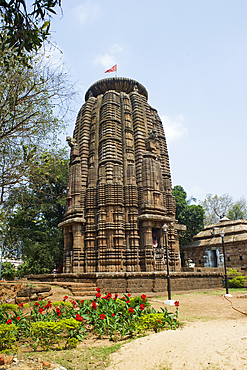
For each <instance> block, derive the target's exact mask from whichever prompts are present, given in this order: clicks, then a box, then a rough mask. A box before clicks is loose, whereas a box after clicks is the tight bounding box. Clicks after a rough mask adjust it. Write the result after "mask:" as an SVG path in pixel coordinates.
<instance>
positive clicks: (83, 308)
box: [0, 288, 179, 350]
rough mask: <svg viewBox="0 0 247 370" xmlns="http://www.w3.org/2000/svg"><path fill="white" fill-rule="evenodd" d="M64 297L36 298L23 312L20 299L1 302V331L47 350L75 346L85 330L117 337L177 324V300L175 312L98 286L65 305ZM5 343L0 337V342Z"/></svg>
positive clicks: (112, 338)
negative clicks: (10, 303) (89, 295)
mask: <svg viewBox="0 0 247 370" xmlns="http://www.w3.org/2000/svg"><path fill="white" fill-rule="evenodd" d="M67 298H68V297H67V296H65V297H64V300H63V302H59V304H58V305H57V306H54V305H52V303H51V301H48V302H45V301H37V302H35V303H34V304H33V305H32V306H31V311H30V312H29V313H25V314H24V313H23V312H22V308H23V304H22V303H20V304H18V307H17V305H13V306H8V307H6V305H5V306H3V305H0V329H1V327H3V335H5V334H6V337H7V338H8V335H7V333H8V332H9V333H10V334H11V333H12V334H11V335H12V340H13V341H14V340H17V341H19V342H18V343H19V344H21V345H32V348H33V349H34V350H37V349H39V348H42V349H44V350H48V349H51V348H56V349H62V348H64V347H66V348H73V347H76V346H77V344H78V343H79V342H80V341H82V340H83V338H84V337H85V335H86V334H87V332H88V331H92V332H93V333H95V334H97V335H98V336H99V337H100V338H101V337H103V336H107V337H109V338H110V339H111V340H114V341H116V340H118V339H120V338H122V339H123V338H128V337H135V336H136V335H138V333H140V332H144V331H146V330H150V329H152V330H155V331H157V330H162V329H176V328H177V327H178V325H179V322H178V306H179V303H178V302H175V305H176V312H175V314H172V313H168V312H167V309H161V310H162V311H161V312H156V311H155V310H154V309H153V308H152V309H150V308H149V307H147V306H146V303H147V298H146V296H145V295H144V294H143V295H142V296H141V297H137V298H138V299H137V298H136V297H135V298H134V299H132V302H131V297H130V294H128V295H127V294H124V295H123V296H122V297H121V298H118V295H117V294H116V295H115V296H114V297H112V295H111V293H108V294H107V295H105V296H101V293H100V289H99V288H97V294H96V295H95V297H94V299H93V300H89V301H83V300H82V301H79V302H75V301H70V304H69V305H68V304H67ZM159 320H160V321H159ZM9 327H12V328H13V329H11V330H10V329H8V328H9ZM0 334H1V332H0ZM10 334H9V335H10ZM13 335H14V336H13ZM4 343H5V342H4V341H2V342H1V339H0V345H2V346H3V345H5V344H4ZM7 346H9V341H7Z"/></svg>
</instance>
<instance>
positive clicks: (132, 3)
mask: <svg viewBox="0 0 247 370" xmlns="http://www.w3.org/2000/svg"><path fill="white" fill-rule="evenodd" d="M62 8H63V15H61V13H60V12H58V14H59V15H58V16H57V17H55V18H54V19H53V21H52V27H51V30H52V38H53V41H55V42H56V43H57V45H58V47H59V48H60V49H61V50H62V52H63V56H62V59H63V60H64V61H65V63H66V65H67V67H68V68H69V70H70V72H71V75H72V78H73V80H74V81H77V83H78V87H79V88H80V90H81V96H80V99H78V103H76V104H77V107H76V110H77V111H78V110H79V108H80V106H81V105H82V104H83V103H84V95H85V92H86V91H87V89H88V88H89V87H90V86H91V85H92V84H93V83H94V82H96V81H98V80H100V79H102V78H107V77H114V73H108V74H105V73H104V71H105V70H107V69H109V68H111V67H112V66H113V65H114V64H116V63H117V65H118V76H119V77H128V78H132V79H135V80H137V81H139V82H140V83H142V84H143V85H144V86H145V87H146V89H147V91H148V93H149V99H148V102H149V104H151V105H152V106H153V107H154V108H156V109H157V110H158V113H159V115H160V117H161V119H162V122H163V125H164V130H165V134H166V137H167V143H168V150H169V156H170V165H171V172H172V183H173V186H174V185H182V186H183V187H184V189H185V190H186V191H187V193H188V196H191V195H193V196H194V197H196V198H197V199H198V200H203V199H204V198H205V195H206V194H207V193H213V194H215V193H217V194H218V195H222V194H224V193H229V194H230V195H232V196H233V198H234V200H237V199H238V198H240V197H241V196H242V195H244V196H245V197H247V191H246V182H247V181H246V179H247V175H246V160H247V145H246V140H247V125H246V122H247V104H246V98H247V73H246V68H247V1H246V0H231V1H228V0H194V1H192V0H173V1H171V0H169V1H168V0H152V1H148V0H63V1H62ZM60 57H61V55H59V52H55V54H54V55H53V58H54V59H56V58H60ZM75 120H76V113H75V115H74V117H73V119H72V121H71V125H70V128H69V130H68V131H69V134H70V135H72V131H73V128H74V124H75Z"/></svg>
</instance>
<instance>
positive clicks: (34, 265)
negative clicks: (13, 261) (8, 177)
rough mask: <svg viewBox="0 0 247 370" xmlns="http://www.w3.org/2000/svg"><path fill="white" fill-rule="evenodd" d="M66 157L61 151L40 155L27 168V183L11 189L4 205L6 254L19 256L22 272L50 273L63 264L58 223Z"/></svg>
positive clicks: (64, 196) (65, 178) (66, 168)
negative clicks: (29, 167)
mask: <svg viewBox="0 0 247 370" xmlns="http://www.w3.org/2000/svg"><path fill="white" fill-rule="evenodd" d="M66 157H67V153H66V152H65V151H62V150H60V151H58V152H50V153H49V152H47V153H45V154H43V155H42V156H41V158H40V160H39V162H38V163H36V166H35V167H31V169H30V172H29V184H28V186H19V187H16V188H14V189H13V190H12V191H11V193H10V195H9V199H8V201H7V202H6V203H5V205H4V208H5V210H6V211H7V212H6V215H7V220H6V230H5V254H8V256H9V257H10V256H18V255H21V256H22V259H23V261H24V264H23V266H22V267H21V270H22V274H31V273H33V274H37V273H50V272H51V271H52V270H53V269H54V268H55V267H59V265H61V263H62V252H63V235H62V230H61V229H59V228H58V226H57V225H58V223H59V222H61V221H62V218H63V214H64V211H65V203H66V186H67V176H68V160H67V159H66ZM19 270H20V269H19Z"/></svg>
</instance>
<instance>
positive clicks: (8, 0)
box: [0, 0, 61, 59]
mask: <svg viewBox="0 0 247 370" xmlns="http://www.w3.org/2000/svg"><path fill="white" fill-rule="evenodd" d="M57 7H60V8H61V0H34V1H33V2H32V5H31V6H29V5H28V2H27V1H25V0H0V16H1V49H2V50H4V49H6V48H7V49H12V52H13V53H14V54H17V55H19V56H22V58H24V59H26V57H27V53H29V52H32V51H37V50H38V49H39V48H40V47H41V46H42V44H43V42H44V41H45V40H46V39H47V37H48V36H49V35H50V33H49V30H50V20H51V16H52V15H55V14H56V8H57ZM3 35H4V37H3Z"/></svg>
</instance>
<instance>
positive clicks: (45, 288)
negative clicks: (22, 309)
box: [17, 285, 51, 299]
mask: <svg viewBox="0 0 247 370" xmlns="http://www.w3.org/2000/svg"><path fill="white" fill-rule="evenodd" d="M50 290H51V287H50V286H49V285H39V286H37V287H33V288H24V289H21V290H19V291H18V292H17V297H31V296H32V295H36V298H37V294H39V293H43V292H50ZM36 298H34V299H36Z"/></svg>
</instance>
